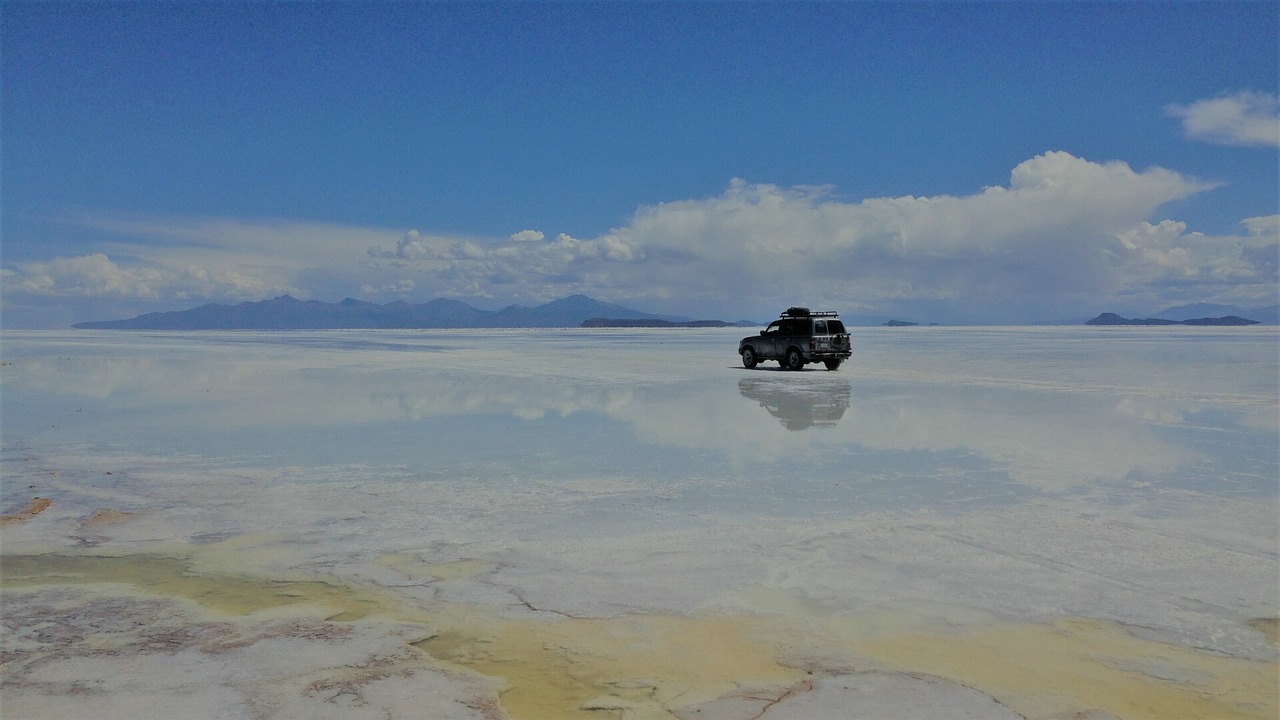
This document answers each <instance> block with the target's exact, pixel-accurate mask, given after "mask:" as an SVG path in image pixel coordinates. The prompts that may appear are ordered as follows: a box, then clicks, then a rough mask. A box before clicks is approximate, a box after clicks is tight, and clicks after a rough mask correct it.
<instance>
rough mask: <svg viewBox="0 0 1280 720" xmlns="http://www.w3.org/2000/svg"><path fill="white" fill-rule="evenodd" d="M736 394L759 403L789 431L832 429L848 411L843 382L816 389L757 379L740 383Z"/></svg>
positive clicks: (740, 381)
mask: <svg viewBox="0 0 1280 720" xmlns="http://www.w3.org/2000/svg"><path fill="white" fill-rule="evenodd" d="M738 392H739V393H742V396H743V397H745V398H748V399H750V400H754V401H755V402H757V403H759V405H760V407H762V408H764V409H765V410H767V411H769V414H770V415H772V416H774V417H775V418H777V419H778V421H779V422H781V423H782V427H784V428H786V429H788V430H807V429H809V428H811V427H815V426H818V427H823V426H825V427H835V426H836V425H837V424H839V423H840V418H842V417H844V411H845V410H848V409H849V396H850V395H851V394H852V391H851V388H850V385H849V383H848V382H845V381H842V380H838V381H835V382H833V383H829V384H825V385H824V386H819V387H792V386H790V385H786V384H781V383H776V382H772V381H770V380H761V379H758V378H747V379H743V380H739V381H738Z"/></svg>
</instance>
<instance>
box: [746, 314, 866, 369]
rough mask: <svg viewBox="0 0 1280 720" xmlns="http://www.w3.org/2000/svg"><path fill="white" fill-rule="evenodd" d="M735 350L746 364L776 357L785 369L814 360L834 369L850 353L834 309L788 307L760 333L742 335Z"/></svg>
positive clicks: (845, 336) (798, 366) (752, 364)
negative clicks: (748, 335) (749, 335)
mask: <svg viewBox="0 0 1280 720" xmlns="http://www.w3.org/2000/svg"><path fill="white" fill-rule="evenodd" d="M738 354H739V355H741V356H742V365H743V366H744V367H746V368H753V367H755V366H756V364H757V363H759V362H760V361H761V360H776V361H778V365H779V366H781V367H782V368H783V369H785V370H802V369H804V366H805V365H808V364H810V363H817V362H820V363H822V364H824V365H826V366H827V369H828V370H835V369H836V368H838V367H840V363H842V362H844V361H845V360H847V359H848V358H849V356H850V355H852V354H853V353H852V351H851V348H850V345H849V333H848V331H846V330H845V327H844V323H843V322H841V321H840V318H839V317H837V315H836V313H834V312H831V311H823V312H811V311H810V310H809V308H805V307H791V308H787V311H786V312H784V313H782V314H781V315H779V316H778V319H777V320H774V321H773V322H771V323H769V327H767V328H765V329H764V330H761V331H760V334H759V335H753V336H751V337H745V338H742V340H741V341H739V342H738Z"/></svg>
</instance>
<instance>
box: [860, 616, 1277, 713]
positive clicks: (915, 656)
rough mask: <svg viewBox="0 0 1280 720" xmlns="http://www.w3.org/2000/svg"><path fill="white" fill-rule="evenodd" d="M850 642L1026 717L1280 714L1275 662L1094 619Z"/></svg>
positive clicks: (896, 665)
mask: <svg viewBox="0 0 1280 720" xmlns="http://www.w3.org/2000/svg"><path fill="white" fill-rule="evenodd" d="M849 647H850V649H851V650H853V651H854V652H856V653H858V654H860V655H863V656H865V657H868V658H874V659H876V660H878V661H880V662H882V663H884V665H885V667H887V668H889V669H897V670H902V671H910V672H920V673H928V674H930V675H936V676H939V677H944V678H947V679H950V680H954V681H956V682H959V683H962V684H964V685H967V686H969V687H972V688H974V689H977V690H980V691H982V692H985V693H987V694H989V695H991V696H993V697H996V698H998V699H999V700H1000V701H1001V702H1002V703H1004V704H1005V705H1007V706H1009V707H1010V708H1012V709H1013V710H1015V711H1017V712H1019V713H1021V714H1022V715H1024V716H1026V717H1028V718H1050V717H1074V716H1075V715H1077V714H1081V713H1085V712H1087V711H1090V710H1103V711H1105V712H1107V713H1110V714H1112V715H1114V716H1116V717H1118V718H1122V719H1124V718H1134V719H1135V720H1136V719H1139V718H1215V719H1216V720H1229V719H1231V718H1261V719H1265V720H1274V719H1275V718H1276V717H1277V716H1278V715H1277V685H1278V666H1277V663H1275V662H1266V661H1255V660H1248V659H1243V658H1233V657H1225V656H1222V655H1217V654H1214V653H1208V652H1203V651H1198V650H1195V649H1192V648H1187V647H1182V646H1177V645H1170V644H1167V643H1161V642H1156V641H1153V640H1147V639H1143V638H1140V637H1137V636H1135V635H1133V634H1132V633H1129V632H1127V631H1126V630H1125V629H1124V628H1123V627H1121V626H1118V625H1115V624H1113V623H1107V622H1103V621H1098V620H1080V619H1070V620H1067V619H1064V620H1058V621H1056V622H1053V623H1050V624H1033V623H1010V624H1002V625H993V626H989V627H979V628H970V629H961V630H956V631H954V632H934V633H922V634H906V635H895V636H886V637H880V638H874V639H868V640H863V641H855V642H852V643H850V645H849Z"/></svg>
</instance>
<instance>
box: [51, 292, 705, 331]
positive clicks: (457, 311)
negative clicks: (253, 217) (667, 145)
mask: <svg viewBox="0 0 1280 720" xmlns="http://www.w3.org/2000/svg"><path fill="white" fill-rule="evenodd" d="M601 317H607V318H611V319H618V320H669V321H673V322H684V321H687V320H688V318H678V317H671V316H660V315H654V314H652V313H646V312H641V311H639V310H632V309H631V308H627V307H623V306H621V305H614V304H612V303H606V302H601V301H599V300H594V299H592V298H589V297H587V296H586V295H573V296H570V297H567V298H561V299H559V300H553V301H551V302H549V303H546V304H545V305H538V306H535V307H525V306H523V305H510V306H507V307H505V308H503V309H501V310H497V311H492V310H479V309H477V308H474V307H472V306H470V305H468V304H466V303H464V302H461V301H458V300H450V299H447V298H436V299H435V300H432V301H430V302H427V303H422V304H418V305H414V304H410V303H406V302H403V301H397V302H391V303H387V304H386V305H378V304H377V303H371V302H365V301H363V300H356V299H354V298H346V299H345V300H343V301H341V302H337V303H326V302H320V301H318V300H299V299H297V298H294V297H291V296H289V295H281V296H280V297H278V298H274V299H272V300H261V301H257V302H243V303H240V304H238V305H222V304H218V303H210V304H208V305H201V306H200V307H196V308H192V309H190V310H179V311H173V312H157V313H147V314H145V315H139V316H138V317H135V318H131V319H128V320H100V321H95V322H82V323H77V324H76V325H74V326H73V327H76V328H81V329H85V330H328V329H347V328H383V329H391V328H403V329H413V328H476V327H492V328H499V327H509V328H520V327H579V326H581V325H582V323H583V322H584V321H586V320H590V319H592V318H601Z"/></svg>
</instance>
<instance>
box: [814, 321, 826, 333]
mask: <svg viewBox="0 0 1280 720" xmlns="http://www.w3.org/2000/svg"><path fill="white" fill-rule="evenodd" d="M813 334H814V335H826V334H827V321H826V320H814V321H813Z"/></svg>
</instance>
